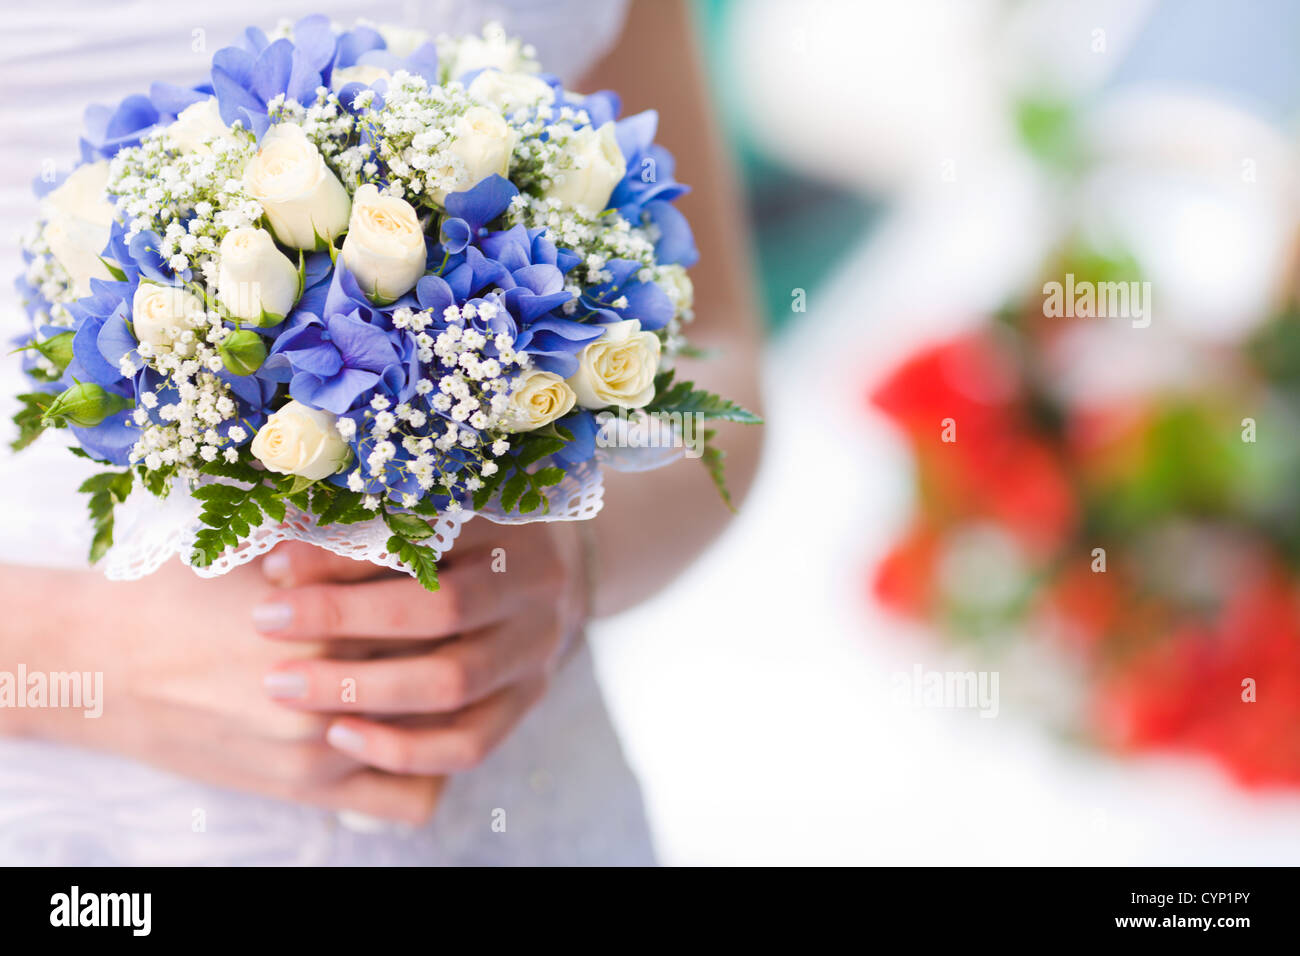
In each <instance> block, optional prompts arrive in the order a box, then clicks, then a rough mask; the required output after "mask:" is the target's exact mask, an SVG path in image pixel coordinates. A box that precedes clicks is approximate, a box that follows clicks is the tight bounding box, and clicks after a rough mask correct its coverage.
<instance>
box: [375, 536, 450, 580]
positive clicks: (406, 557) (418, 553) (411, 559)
mask: <svg viewBox="0 0 1300 956" xmlns="http://www.w3.org/2000/svg"><path fill="white" fill-rule="evenodd" d="M385 547H386V548H387V549H388V552H389V553H390V554H395V555H397V557H398V558H399V559H401V561H402V563H403V564H405V565H406V566H407V567H408V568H410V569H411V570H412V571H413V572H414V573H415V579H416V580H417V581H419V582H420V584H421V585H422V586H423V587H424V589H425V590H426V591H436V590H438V559H437V555H436V554H435V553H434V550H433V548H429V547H426V546H424V545H421V544H415V543H414V542H411V541H407V540H406V539H405V538H402V537H400V536H399V535H393V536H392V537H390V538H389V539H388V543H387V544H386V545H385Z"/></svg>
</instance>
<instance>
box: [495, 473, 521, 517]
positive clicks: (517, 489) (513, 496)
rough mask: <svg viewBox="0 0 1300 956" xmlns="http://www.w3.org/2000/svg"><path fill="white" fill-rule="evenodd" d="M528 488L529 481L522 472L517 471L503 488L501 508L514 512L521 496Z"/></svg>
mask: <svg viewBox="0 0 1300 956" xmlns="http://www.w3.org/2000/svg"><path fill="white" fill-rule="evenodd" d="M527 487H528V479H527V477H525V475H524V473H523V472H522V471H516V472H515V473H514V474H513V475H511V476H510V480H509V481H507V482H506V483H505V484H504V485H503V486H502V487H501V508H502V510H504V511H514V510H515V505H516V504H518V503H519V496H520V495H522V494H523V493H524V489H525V488H527Z"/></svg>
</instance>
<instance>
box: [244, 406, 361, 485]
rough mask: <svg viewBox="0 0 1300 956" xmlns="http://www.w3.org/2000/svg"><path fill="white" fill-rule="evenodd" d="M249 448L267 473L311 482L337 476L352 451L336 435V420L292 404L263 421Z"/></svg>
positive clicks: (308, 407) (323, 413) (309, 408)
mask: <svg viewBox="0 0 1300 956" xmlns="http://www.w3.org/2000/svg"><path fill="white" fill-rule="evenodd" d="M250 448H251V450H252V452H253V457H255V458H256V459H257V460H258V461H260V462H261V463H262V464H264V465H265V466H266V467H267V469H268V470H270V471H273V472H275V473H276V474H279V475H300V476H301V477H303V478H310V479H311V480H312V481H320V480H321V479H322V478H328V477H329V476H330V475H333V474H337V473H338V472H340V471H342V470H343V469H344V468H345V467H346V466H347V464H348V462H349V461H351V460H352V449H351V448H349V447H348V444H347V442H345V441H344V440H343V438H342V436H341V435H339V429H338V418H336V417H335V416H334V415H332V414H330V413H329V412H322V411H320V410H319V409H316V408H312V407H311V406H310V405H304V404H303V403H302V402H296V401H290V402H289V403H288V404H287V405H285V406H284V407H283V408H281V409H280V410H279V411H277V412H273V413H272V414H271V415H270V417H268V418H267V420H266V424H265V425H263V426H262V427H261V428H259V429H258V430H257V434H256V435H254V436H253V443H252V445H251V446H250Z"/></svg>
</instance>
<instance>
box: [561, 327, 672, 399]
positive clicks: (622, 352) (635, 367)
mask: <svg viewBox="0 0 1300 956" xmlns="http://www.w3.org/2000/svg"><path fill="white" fill-rule="evenodd" d="M658 371H659V337H658V336H657V335H655V334H654V333H653V332H642V331H641V323H640V322H639V321H637V320H636V319H628V320H626V321H624V322H613V323H611V324H609V325H607V326H605V334H604V335H603V336H601V337H600V338H598V339H596V341H594V342H592V343H591V344H590V345H588V346H587V347H586V348H584V349H583V350H582V353H581V354H580V355H579V356H578V371H577V372H576V373H574V375H573V377H572V378H570V379H569V384H570V385H571V386H573V391H574V394H576V395H577V396H578V404H579V405H581V406H582V407H583V408H606V407H608V406H610V405H618V406H620V407H622V408H640V407H641V406H643V405H645V404H646V403H647V402H649V401H650V399H652V398H654V396H655V373H656V372H658Z"/></svg>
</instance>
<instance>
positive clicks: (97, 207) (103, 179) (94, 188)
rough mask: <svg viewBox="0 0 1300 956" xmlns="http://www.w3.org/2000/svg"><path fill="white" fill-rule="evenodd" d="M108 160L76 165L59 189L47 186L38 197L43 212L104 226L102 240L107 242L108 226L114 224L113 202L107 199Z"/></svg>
mask: <svg viewBox="0 0 1300 956" xmlns="http://www.w3.org/2000/svg"><path fill="white" fill-rule="evenodd" d="M107 189H108V160H106V159H101V160H100V161H99V162H97V163H86V164H85V165H84V166H78V167H77V168H76V169H74V170H73V171H72V172H71V173H69V174H68V178H67V179H65V180H64V181H63V182H62V183H60V184H59V188H58V189H53V190H50V192H49V193H47V194H46V196H45V198H44V199H43V200H41V203H42V205H44V207H45V210H46V212H48V213H50V214H56V213H61V214H62V215H65V216H71V217H73V218H76V219H84V220H85V221H86V222H93V223H94V224H95V225H97V226H103V227H104V230H105V232H104V242H105V243H107V242H108V227H109V226H111V225H112V224H113V204H112V203H111V202H109V201H108V198H107V192H106V190H107Z"/></svg>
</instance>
